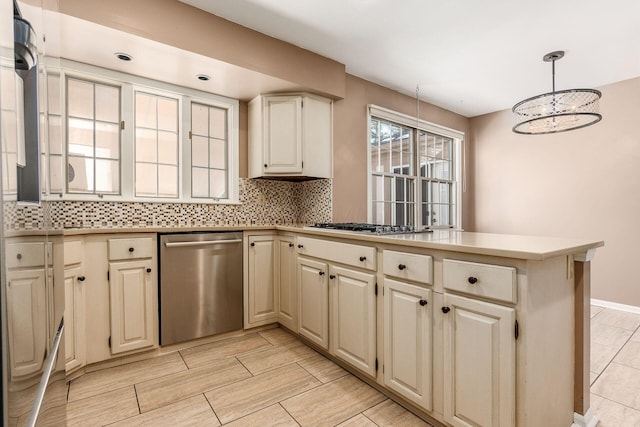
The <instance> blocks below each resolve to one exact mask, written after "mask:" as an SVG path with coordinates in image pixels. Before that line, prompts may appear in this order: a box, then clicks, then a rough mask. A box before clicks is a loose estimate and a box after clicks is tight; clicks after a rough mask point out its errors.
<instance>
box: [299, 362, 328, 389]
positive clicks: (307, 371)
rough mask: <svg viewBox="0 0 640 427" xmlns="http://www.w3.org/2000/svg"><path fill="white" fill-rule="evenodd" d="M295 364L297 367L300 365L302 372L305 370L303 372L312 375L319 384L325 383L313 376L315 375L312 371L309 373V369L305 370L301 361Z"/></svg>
mask: <svg viewBox="0 0 640 427" xmlns="http://www.w3.org/2000/svg"><path fill="white" fill-rule="evenodd" d="M303 360H304V359H303ZM295 364H296V365H298V366H299V367H301V368H302V370H303V371H305V372H306V373H307V374H309V375H311V376H312V377H313V378H315V379H316V380H318V382H319V383H320V384H324V382H323V381H322V380H321V379H320V378H318V377H316V376H315V375H313V373H312V372H311V371H309V370H308V369H307V368H305V367H304V366H302V365H301V364H300V361H299V360H298V361H297V362H295Z"/></svg>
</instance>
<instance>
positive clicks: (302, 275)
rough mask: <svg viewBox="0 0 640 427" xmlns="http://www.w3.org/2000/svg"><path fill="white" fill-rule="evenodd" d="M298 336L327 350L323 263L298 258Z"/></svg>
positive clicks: (326, 287) (326, 283) (326, 286)
mask: <svg viewBox="0 0 640 427" xmlns="http://www.w3.org/2000/svg"><path fill="white" fill-rule="evenodd" d="M297 265H298V282H299V288H298V290H299V297H298V306H299V311H298V316H299V321H300V324H299V330H298V332H299V333H300V335H302V336H303V337H305V338H307V339H308V340H309V341H311V342H313V343H314V344H316V345H318V346H319V347H322V348H324V349H325V350H329V275H328V274H327V272H328V266H327V264H326V263H324V262H319V261H314V260H311V259H307V258H303V257H298V261H297Z"/></svg>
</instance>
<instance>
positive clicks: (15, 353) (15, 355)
mask: <svg viewBox="0 0 640 427" xmlns="http://www.w3.org/2000/svg"><path fill="white" fill-rule="evenodd" d="M7 240H8V242H7V246H6V266H7V291H6V292H7V294H6V298H7V326H8V328H7V329H8V340H9V354H8V356H9V360H10V378H11V381H15V380H16V379H21V378H28V377H32V376H37V375H39V374H40V372H41V371H42V368H43V364H44V360H45V358H46V356H47V349H48V336H47V324H48V313H49V310H50V307H48V306H47V297H46V296H47V293H49V292H48V289H47V287H48V286H51V284H50V283H49V284H47V278H48V276H49V274H48V268H49V267H50V261H51V259H52V256H51V250H52V249H51V244H48V245H47V246H46V249H45V243H44V242H43V241H36V240H33V239H26V240H22V239H11V240H9V239H7ZM47 251H48V252H47Z"/></svg>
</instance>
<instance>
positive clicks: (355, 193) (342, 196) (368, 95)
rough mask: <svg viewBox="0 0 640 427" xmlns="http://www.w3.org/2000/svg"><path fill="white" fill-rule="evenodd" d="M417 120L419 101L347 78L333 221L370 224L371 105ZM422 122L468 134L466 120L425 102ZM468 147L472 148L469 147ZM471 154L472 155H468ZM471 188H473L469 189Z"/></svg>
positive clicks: (337, 126) (340, 108)
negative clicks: (368, 122)
mask: <svg viewBox="0 0 640 427" xmlns="http://www.w3.org/2000/svg"><path fill="white" fill-rule="evenodd" d="M368 104H375V105H379V106H381V107H385V108H389V109H391V110H394V111H398V112H400V113H404V114H409V115H411V116H415V114H416V100H415V98H413V97H410V96H406V95H403V94H401V93H398V92H395V91H393V90H391V89H387V88H385V87H382V86H379V85H377V84H374V83H371V82H369V81H367V80H363V79H360V78H358V77H355V76H352V75H349V74H347V81H346V92H345V98H344V99H343V100H340V101H336V102H335V103H334V109H333V180H334V181H333V220H334V221H336V222H343V221H366V220H367V141H368V129H367V105H368ZM420 118H421V119H422V120H427V121H429V122H433V123H436V124H439V125H442V126H446V127H449V128H452V129H456V130H459V131H461V132H464V133H465V134H468V132H469V120H468V119H467V118H466V117H463V116H460V115H458V114H455V113H452V112H450V111H447V110H444V109H442V108H439V107H436V106H433V105H431V104H427V103H424V102H422V103H421V105H420ZM467 145H468V144H467ZM467 154H469V152H467ZM467 188H469V187H468V186H467ZM470 195H471V193H470V191H467V192H465V193H463V209H464V210H463V212H464V214H463V215H464V216H463V221H462V222H463V225H465V224H466V223H467V222H470V221H471V218H472V215H473V210H472V207H471V206H470V203H469V202H470Z"/></svg>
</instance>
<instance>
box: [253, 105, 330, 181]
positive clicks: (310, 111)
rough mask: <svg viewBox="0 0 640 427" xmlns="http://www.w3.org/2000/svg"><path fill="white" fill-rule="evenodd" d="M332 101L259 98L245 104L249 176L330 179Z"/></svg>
mask: <svg viewBox="0 0 640 427" xmlns="http://www.w3.org/2000/svg"><path fill="white" fill-rule="evenodd" d="M332 123H333V110H332V101H331V100H330V99H326V98H323V97H320V96H316V95H311V94H283V95H260V96H258V97H256V98H254V99H253V100H252V101H251V102H250V103H249V175H250V178H256V177H261V176H283V177H286V176H292V177H295V176H308V177H315V178H330V177H331V173H332V148H331V145H332V134H333V130H332Z"/></svg>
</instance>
